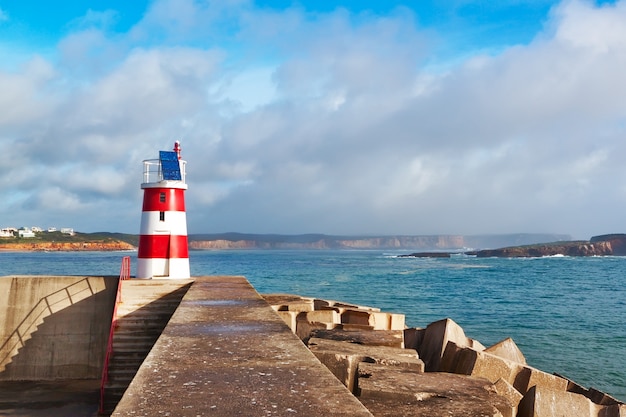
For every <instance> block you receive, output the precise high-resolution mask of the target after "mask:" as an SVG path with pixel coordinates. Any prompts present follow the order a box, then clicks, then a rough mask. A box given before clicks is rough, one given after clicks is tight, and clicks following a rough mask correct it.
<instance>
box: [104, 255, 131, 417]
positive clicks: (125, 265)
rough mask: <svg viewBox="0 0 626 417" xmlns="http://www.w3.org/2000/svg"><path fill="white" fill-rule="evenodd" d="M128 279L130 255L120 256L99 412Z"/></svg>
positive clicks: (107, 379)
mask: <svg viewBox="0 0 626 417" xmlns="http://www.w3.org/2000/svg"><path fill="white" fill-rule="evenodd" d="M127 279H130V256H124V257H123V258H122V266H121V267H120V279H119V281H118V283H117V293H116V295H115V305H114V306H113V315H112V316H111V328H110V330H109V341H108V343H107V350H106V354H105V356H104V365H103V367H102V379H101V381H100V409H99V411H98V412H99V413H100V414H102V413H104V391H105V387H106V384H107V383H108V382H109V361H110V360H111V356H112V354H113V332H115V326H116V325H117V305H118V304H119V303H120V301H121V300H122V281H124V280H127Z"/></svg>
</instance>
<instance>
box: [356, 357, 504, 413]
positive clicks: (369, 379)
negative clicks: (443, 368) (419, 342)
mask: <svg viewBox="0 0 626 417" xmlns="http://www.w3.org/2000/svg"><path fill="white" fill-rule="evenodd" d="M357 384H358V389H357V391H358V392H359V394H358V395H359V400H360V401H361V402H362V403H363V404H364V405H365V406H366V407H367V408H368V409H369V410H370V411H371V412H372V414H374V415H375V416H376V417H397V416H405V417H413V416H415V417H444V416H445V417H449V416H455V417H513V416H514V414H513V406H512V405H511V404H510V403H509V402H508V401H507V400H506V398H504V397H502V396H499V395H498V394H497V393H496V390H495V388H494V387H493V385H492V384H491V383H490V382H489V381H487V380H485V379H482V378H473V377H468V376H464V375H455V374H448V373H440V372H426V373H420V372H413V371H411V370H410V369H405V368H399V367H389V366H383V365H378V364H370V363H364V362H361V363H360V364H359V373H358V383H357Z"/></svg>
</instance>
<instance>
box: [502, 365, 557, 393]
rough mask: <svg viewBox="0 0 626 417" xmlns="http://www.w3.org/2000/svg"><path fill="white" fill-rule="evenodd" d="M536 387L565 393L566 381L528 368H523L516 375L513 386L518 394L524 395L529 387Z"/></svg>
mask: <svg viewBox="0 0 626 417" xmlns="http://www.w3.org/2000/svg"><path fill="white" fill-rule="evenodd" d="M535 385H536V386H538V387H541V388H545V389H549V390H552V391H557V392H560V391H563V392H567V379H565V378H562V377H560V376H558V375H554V374H549V373H547V372H544V371H541V370H539V369H536V368H532V367H530V366H525V367H524V368H523V369H522V371H521V372H520V373H519V374H518V375H517V377H516V380H515V384H514V385H513V386H514V387H515V388H516V389H517V390H518V391H519V392H521V393H526V392H527V391H528V390H529V389H530V388H531V387H533V386H535Z"/></svg>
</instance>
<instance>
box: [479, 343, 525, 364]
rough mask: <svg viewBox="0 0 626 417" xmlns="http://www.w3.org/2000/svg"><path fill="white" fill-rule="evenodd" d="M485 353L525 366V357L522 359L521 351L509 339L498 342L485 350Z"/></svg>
mask: <svg viewBox="0 0 626 417" xmlns="http://www.w3.org/2000/svg"><path fill="white" fill-rule="evenodd" d="M485 352H487V353H490V354H492V355H496V356H499V357H501V358H504V359H507V360H510V361H512V362H517V363H521V364H524V365H526V357H524V354H523V353H522V351H521V350H520V349H519V348H518V347H517V345H516V344H515V342H514V341H513V339H511V338H510V337H507V338H506V339H504V340H501V341H499V342H498V343H496V344H495V345H492V346H489V347H488V348H486V349H485Z"/></svg>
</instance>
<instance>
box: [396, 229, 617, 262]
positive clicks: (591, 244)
mask: <svg viewBox="0 0 626 417" xmlns="http://www.w3.org/2000/svg"><path fill="white" fill-rule="evenodd" d="M452 253H462V254H465V255H470V256H476V257H479V258H494V257H495V258H539V257H544V256H626V234H610V235H601V236H594V237H592V238H591V239H590V240H575V241H560V242H552V243H540V244H534V245H522V246H507V247H504V248H499V249H481V250H476V251H466V252H415V253H411V254H408V255H400V256H401V257H414V258H424V257H432V258H435V257H436V258H443V257H449V255H451V254H452Z"/></svg>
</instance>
